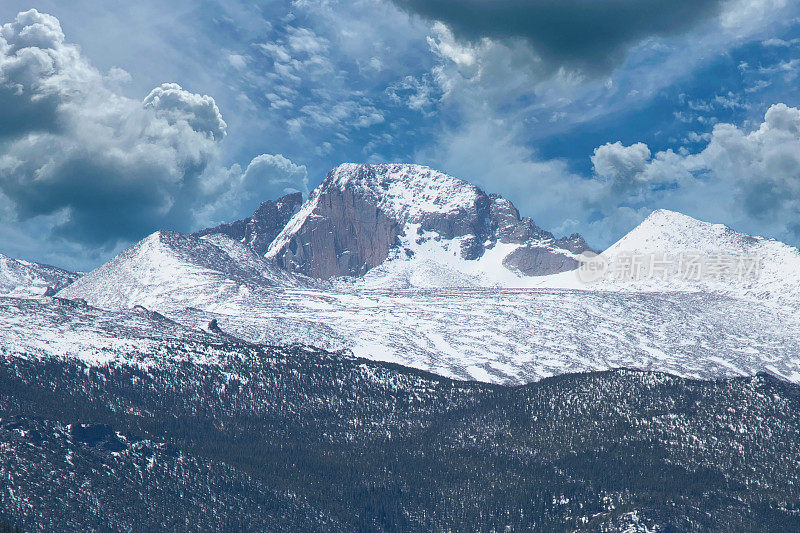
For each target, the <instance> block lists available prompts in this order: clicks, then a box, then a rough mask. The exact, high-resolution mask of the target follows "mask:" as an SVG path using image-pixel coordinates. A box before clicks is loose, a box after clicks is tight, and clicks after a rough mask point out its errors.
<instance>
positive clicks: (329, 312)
mask: <svg viewBox="0 0 800 533" xmlns="http://www.w3.org/2000/svg"><path fill="white" fill-rule="evenodd" d="M59 296H61V297H65V298H80V299H85V300H86V301H87V302H88V303H89V304H91V305H93V306H97V307H100V308H106V309H129V308H133V307H134V306H136V305H142V306H144V307H145V308H147V309H149V310H151V311H156V312H159V313H161V314H163V315H164V316H165V317H167V318H168V319H170V320H172V321H175V322H177V323H179V324H181V325H183V326H184V327H186V328H188V329H190V330H193V331H205V332H208V333H216V332H218V331H219V330H221V331H222V332H224V333H226V334H229V335H232V336H233V337H234V338H237V339H242V340H245V341H248V342H254V343H267V344H306V345H313V346H317V347H320V348H323V349H328V350H341V349H347V350H350V351H351V352H352V353H353V354H354V355H357V356H360V357H364V358H367V359H373V360H380V361H389V362H394V363H399V364H403V365H406V366H411V367H415V368H419V369H423V370H429V371H432V372H435V373H437V374H441V375H444V376H448V377H453V378H458V379H477V380H481V381H489V382H496V383H527V382H530V381H536V380H539V379H541V378H544V377H547V376H552V375H558V374H563V373H568V372H579V371H587V370H604V369H610V368H617V367H630V368H640V369H647V370H661V371H666V372H670V373H674V374H678V375H681V376H687V377H703V378H712V377H720V376H737V375H752V374H754V373H756V372H759V371H762V370H766V371H770V372H773V373H775V374H778V375H781V376H784V377H786V378H787V379H790V380H793V381H800V360H798V359H797V357H796V354H797V353H798V351H800V321H799V319H798V318H797V315H796V313H793V312H789V311H787V310H783V309H780V308H774V307H772V306H766V305H762V304H759V303H756V302H751V301H746V300H742V299H738V298H732V297H728V296H724V295H714V294H705V293H702V292H700V293H697V292H695V293H687V292H657V293H644V292H630V291H611V292H609V291H590V290H583V291H576V290H565V289H499V288H478V289H465V288H456V289H441V288H439V289H435V290H430V289H412V290H398V289H390V290H384V289H381V290H377V289H365V288H363V287H362V286H359V285H349V286H348V285H345V284H332V285H331V284H324V283H322V282H319V281H313V280H310V279H308V278H301V277H298V276H297V275H294V274H291V273H287V272H284V271H281V270H279V269H277V268H275V267H274V266H272V265H270V264H269V263H268V262H267V261H265V260H264V259H262V258H260V257H258V256H257V255H255V254H254V253H253V252H252V250H250V249H249V248H247V247H246V246H244V245H243V244H241V243H239V242H236V241H233V240H231V239H229V238H227V237H224V236H221V235H213V236H212V235H209V236H206V237H203V238H196V237H191V236H185V235H179V234H174V233H166V232H160V233H156V234H154V235H151V236H150V237H148V238H147V239H145V240H144V241H142V242H141V243H139V244H138V245H136V246H134V247H132V248H131V249H129V250H128V251H126V252H124V253H123V254H120V256H119V257H117V258H115V259H114V260H112V261H111V262H109V263H107V264H106V265H104V266H102V267H100V268H99V269H97V270H96V271H94V272H92V273H89V274H87V275H86V276H85V277H84V278H82V279H81V280H79V281H77V282H75V283H74V284H73V285H71V286H69V287H67V288H66V289H64V290H62V291H61V292H60V293H59ZM12 315H14V316H17V315H18V313H12ZM212 321H215V322H213V324H214V325H215V326H216V327H213V328H212V327H209V324H211V323H212ZM218 328H219V329H218ZM40 329H41V328H40ZM8 334H10V333H8ZM61 335H63V333H60V334H59V335H56V336H61ZM19 336H20V337H21V338H23V339H24V338H26V337H25V334H24V333H20V334H19ZM6 341H7V342H11V340H10V339H9V338H7V339H6ZM14 342H19V341H14ZM43 349H45V348H43Z"/></svg>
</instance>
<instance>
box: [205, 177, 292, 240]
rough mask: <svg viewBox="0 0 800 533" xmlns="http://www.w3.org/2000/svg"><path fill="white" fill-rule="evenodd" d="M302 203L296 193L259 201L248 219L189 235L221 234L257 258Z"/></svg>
mask: <svg viewBox="0 0 800 533" xmlns="http://www.w3.org/2000/svg"><path fill="white" fill-rule="evenodd" d="M302 203H303V195H302V194H301V193H299V192H296V193H292V194H287V195H285V196H282V197H280V198H278V199H277V200H275V201H273V200H267V201H266V202H263V203H262V204H261V205H260V206H259V207H258V209H256V211H255V213H253V215H252V216H250V217H247V218H245V219H242V220H236V221H234V222H230V223H228V224H220V225H219V226H216V227H213V228H206V229H203V230H200V231H198V232H196V233H193V234H192V235H194V236H197V237H202V236H204V235H212V234H221V235H226V236H228V237H230V238H231V239H233V240H235V241H239V242H241V243H243V244H246V245H247V246H249V247H250V248H251V249H252V250H253V251H254V252H256V253H257V254H258V255H264V254H265V253H266V252H267V248H269V245H270V243H272V241H273V240H274V239H275V237H277V236H278V233H280V232H281V231H282V230H283V228H284V226H286V223H287V222H289V219H291V218H292V215H294V214H295V213H296V212H297V210H298V209H299V208H300V206H301V205H302Z"/></svg>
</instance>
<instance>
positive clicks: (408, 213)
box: [325, 163, 482, 223]
mask: <svg viewBox="0 0 800 533" xmlns="http://www.w3.org/2000/svg"><path fill="white" fill-rule="evenodd" d="M371 168H372V169H374V173H370V172H363V171H362V169H363V165H358V164H354V163H345V164H343V165H341V166H339V167H337V168H336V169H334V170H333V171H332V172H331V173H330V175H329V177H328V180H329V182H328V183H327V184H325V186H327V187H338V188H339V189H342V190H344V189H347V188H351V189H357V190H360V191H363V192H365V193H367V194H371V195H373V197H374V198H375V200H376V202H377V204H378V207H379V208H380V209H382V210H383V211H385V212H386V213H389V214H391V215H392V216H393V217H394V218H396V219H397V220H398V221H400V222H402V223H405V222H419V220H420V218H421V217H423V216H424V215H427V214H431V213H441V214H446V213H453V212H456V211H458V210H459V209H468V208H470V207H471V206H472V205H474V204H475V202H476V201H477V199H478V197H479V196H480V195H481V194H482V191H481V190H480V189H478V188H477V187H476V186H474V185H472V184H471V183H468V182H466V181H463V180H460V179H457V178H454V177H452V176H448V175H447V174H444V173H443V172H438V171H436V170H433V169H431V168H429V167H426V166H423V165H408V164H406V165H372V166H371Z"/></svg>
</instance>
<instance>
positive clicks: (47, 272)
mask: <svg viewBox="0 0 800 533" xmlns="http://www.w3.org/2000/svg"><path fill="white" fill-rule="evenodd" d="M79 277H80V274H78V273H75V272H69V271H66V270H62V269H60V268H56V267H53V266H50V265H42V264H39V263H32V262H30V261H23V260H21V259H12V258H10V257H8V256H5V255H3V254H0V295H3V296H20V297H29V296H42V295H44V294H45V293H46V292H48V289H49V290H50V292H55V291H58V290H59V289H61V288H62V287H66V286H67V285H69V284H70V283H72V282H73V281H75V280H76V279H78V278H79Z"/></svg>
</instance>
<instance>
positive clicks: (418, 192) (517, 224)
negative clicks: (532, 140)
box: [266, 164, 589, 286]
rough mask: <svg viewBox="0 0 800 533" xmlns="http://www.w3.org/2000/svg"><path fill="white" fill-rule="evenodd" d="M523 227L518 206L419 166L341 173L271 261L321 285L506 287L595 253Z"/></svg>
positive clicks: (290, 226) (295, 221)
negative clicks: (344, 279) (354, 280)
mask: <svg viewBox="0 0 800 533" xmlns="http://www.w3.org/2000/svg"><path fill="white" fill-rule="evenodd" d="M588 249H589V247H588V246H587V245H586V243H585V242H584V240H583V239H582V238H581V237H580V236H579V235H572V236H571V237H569V238H565V239H555V238H554V236H553V235H552V234H551V233H549V232H547V231H544V230H542V229H541V228H539V227H538V226H536V224H535V223H534V222H533V221H532V220H531V219H530V218H522V219H520V216H519V212H518V211H517V210H516V208H515V207H514V205H513V204H512V203H511V202H510V201H508V200H506V199H504V198H502V197H500V196H497V195H489V194H486V193H484V192H483V191H482V190H480V189H479V188H478V187H476V186H474V185H472V184H469V183H467V182H465V181H462V180H459V179H456V178H453V177H451V176H448V175H446V174H443V173H441V172H437V171H435V170H432V169H430V168H428V167H424V166H419V165H357V164H344V165H341V166H339V167H337V168H335V169H334V170H332V171H331V172H330V173H329V174H328V176H327V178H326V179H325V180H324V181H323V183H322V184H321V185H320V186H319V187H318V188H317V189H316V190H314V192H313V193H312V194H311V196H310V198H309V199H308V201H307V202H306V203H305V204H304V205H303V206H302V207H301V208H300V210H299V211H298V212H297V213H296V214H295V215H294V216H293V217H292V218H291V220H289V222H288V223H287V224H286V227H285V228H284V229H283V231H281V232H280V234H279V235H278V236H277V237H276V238H275V240H274V241H273V242H272V244H271V245H270V246H269V249H268V250H267V253H266V256H267V258H269V259H272V260H274V261H276V262H277V264H278V265H280V266H281V267H283V268H285V269H287V270H290V271H294V272H302V273H304V274H307V275H309V276H313V277H317V278H333V277H339V276H364V275H365V274H367V273H368V272H370V271H371V270H372V269H375V268H376V267H380V270H379V271H378V272H377V273H375V274H373V275H371V276H369V281H368V282H367V283H366V284H367V285H369V286H376V285H377V286H386V285H387V284H389V285H391V286H441V285H446V286H476V285H477V286H481V285H484V286H485V285H489V286H494V285H504V284H507V283H508V282H510V280H516V279H519V278H520V277H527V276H540V275H545V274H553V273H556V272H562V271H565V270H572V269H574V268H576V267H577V265H578V263H577V260H576V256H577V254H579V253H581V252H583V251H584V250H588Z"/></svg>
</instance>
